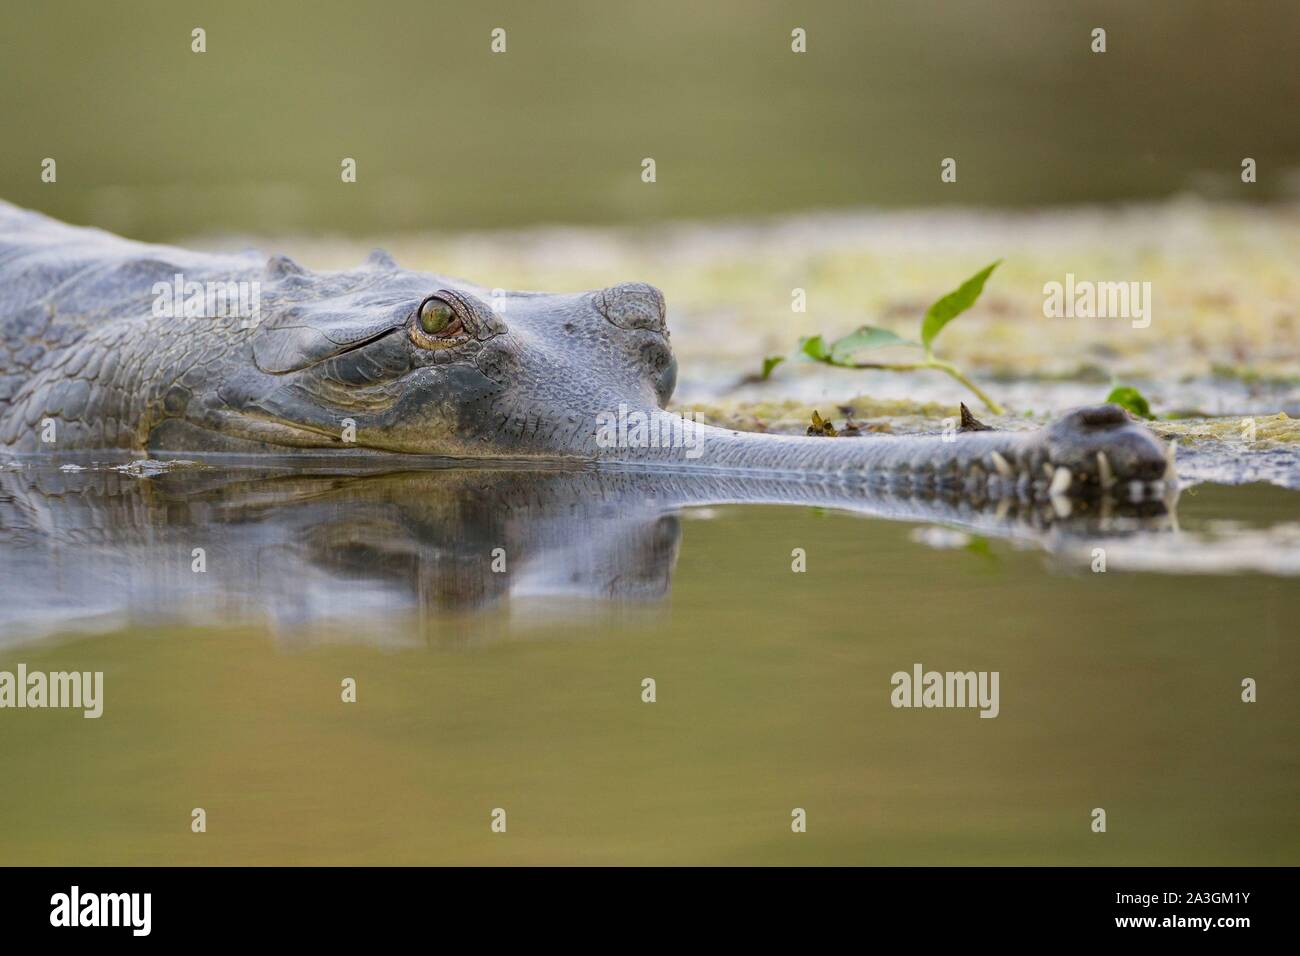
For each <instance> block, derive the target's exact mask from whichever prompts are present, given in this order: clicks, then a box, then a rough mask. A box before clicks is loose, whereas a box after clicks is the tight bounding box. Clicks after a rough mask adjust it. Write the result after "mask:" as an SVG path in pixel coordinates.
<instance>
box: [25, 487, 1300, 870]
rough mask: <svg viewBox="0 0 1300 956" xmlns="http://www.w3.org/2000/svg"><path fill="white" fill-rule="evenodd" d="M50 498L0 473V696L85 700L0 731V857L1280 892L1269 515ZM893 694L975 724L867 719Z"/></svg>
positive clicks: (1280, 737) (833, 500)
mask: <svg viewBox="0 0 1300 956" xmlns="http://www.w3.org/2000/svg"><path fill="white" fill-rule="evenodd" d="M79 467H84V469H85V470H83V471H77V470H71V469H68V470H62V469H60V468H59V467H57V466H55V465H52V464H47V463H31V462H28V463H19V464H11V465H10V466H9V467H8V468H6V469H4V470H2V471H0V572H2V575H0V582H2V583H0V670H4V669H8V670H13V669H15V668H16V666H17V664H18V663H20V662H21V663H25V664H26V665H27V667H28V669H29V670H46V671H55V670H68V669H76V670H83V671H84V670H91V671H94V670H102V671H103V672H104V675H105V677H104V680H105V705H104V715H103V716H102V717H101V718H99V719H98V720H87V719H84V718H83V717H82V716H81V713H80V712H72V711H55V710H4V711H0V754H3V761H4V767H5V774H4V782H3V783H2V784H0V821H2V822H0V859H2V860H3V861H4V862H6V863H40V864H56V863H85V864H110V863H223V864H224V863H231V864H233V863H375V864H383V863H432V862H450V863H470V864H476V863H631V862H638V863H812V862H823V863H824V862H834V863H976V862H980V863H1082V864H1101V863H1163V864H1175V863H1189V864H1191V863H1241V864H1246V863H1251V864H1260V863H1274V864H1294V863H1296V862H1297V861H1300V852H1298V850H1300V847H1298V845H1297V844H1298V841H1297V838H1296V835H1297V834H1298V833H1300V810H1298V806H1300V804H1298V803H1297V800H1296V792H1297V784H1298V783H1300V760H1298V759H1297V753H1298V750H1297V743H1298V741H1297V730H1296V728H1297V727H1300V719H1298V718H1300V706H1298V705H1297V703H1296V697H1295V695H1294V693H1292V688H1293V687H1294V686H1295V682H1296V680H1297V677H1300V660H1298V659H1297V653H1296V650H1295V646H1294V636H1295V620H1296V616H1297V611H1298V610H1300V596H1298V595H1300V592H1298V591H1297V587H1296V581H1295V579H1294V577H1290V576H1289V575H1290V574H1294V573H1295V569H1294V567H1293V565H1290V564H1288V563H1287V557H1288V555H1290V556H1294V553H1295V539H1294V536H1293V535H1292V532H1291V530H1289V529H1293V528H1294V524H1292V522H1294V519H1295V515H1296V502H1297V497H1296V495H1297V492H1295V491H1291V490H1287V489H1284V488H1278V487H1273V486H1269V485H1250V486H1243V487H1217V486H1209V485H1202V486H1198V487H1194V488H1190V489H1187V490H1186V491H1184V493H1183V495H1182V496H1181V498H1180V499H1179V500H1178V501H1177V503H1176V505H1175V506H1174V508H1173V509H1172V511H1171V512H1166V513H1160V512H1159V511H1157V512H1155V513H1152V512H1147V513H1142V514H1137V513H1127V512H1123V511H1121V513H1112V514H1109V515H1106V516H1103V515H1101V514H1100V513H1097V512H1096V511H1091V512H1090V511H1088V510H1086V509H1085V510H1084V511H1082V512H1079V511H1076V512H1075V513H1073V514H1072V515H1071V516H1070V517H1069V518H1066V519H1062V518H1061V517H1060V516H1059V515H1057V514H1054V513H1053V512H1052V511H1051V509H1047V510H1046V511H1041V510H1022V509H1013V510H1011V511H1009V512H1007V513H1004V514H1001V515H999V514H998V513H997V512H996V510H993V509H984V510H980V509H973V508H971V507H969V506H961V505H959V504H956V503H952V502H924V501H909V500H903V499H895V500H884V499H880V498H873V497H871V496H869V495H866V494H865V493H863V492H860V491H857V492H855V491H853V490H851V489H845V488H834V487H819V486H815V485H813V486H803V487H802V489H796V488H794V487H792V486H788V485H787V486H775V485H760V486H753V485H749V486H745V485H744V484H743V483H737V482H734V481H732V482H721V483H715V482H707V483H705V482H698V481H689V480H684V479H668V478H664V477H663V476H659V477H654V476H644V475H636V474H623V473H617V472H614V473H600V472H592V471H590V470H585V469H561V470H548V471H536V470H528V471H521V470H518V469H511V468H509V467H496V468H463V467H461V468H446V467H443V468H425V469H420V470H411V469H405V470H401V471H385V470H384V469H382V468H379V469H376V468H373V467H366V468H358V469H340V468H338V467H337V466H325V467H320V468H316V469H314V471H315V473H311V472H312V471H313V469H312V468H305V469H304V468H302V467H298V468H297V469H295V470H293V471H287V470H284V469H281V470H277V469H275V468H265V467H263V468H255V469H254V468H248V467H226V466H223V467H212V466H211V465H209V466H208V467H203V468H185V467H181V468H177V469H175V470H173V471H170V472H166V473H163V474H159V475H156V476H154V477H136V476H133V475H131V474H126V473H123V472H121V471H117V470H114V468H113V467H112V466H110V465H103V464H100V465H94V464H89V463H87V464H86V465H83V466H79ZM776 498H794V499H795V500H797V501H798V502H799V503H798V504H796V505H784V506H783V505H778V504H770V503H766V504H765V503H748V504H746V503H735V502H737V501H739V500H745V499H753V500H757V501H763V500H772V499H776ZM1180 542H1190V543H1188V544H1186V545H1184V544H1182V543H1180ZM1241 542H1245V543H1246V544H1245V545H1244V548H1245V550H1246V551H1247V552H1248V553H1250V554H1251V555H1254V556H1255V559H1254V560H1253V561H1252V562H1247V563H1246V564H1244V565H1243V564H1242V563H1241V562H1239V561H1234V560H1230V558H1231V556H1232V555H1233V554H1235V553H1236V552H1237V551H1240V550H1241V549H1242V548H1241V546H1240V543H1241ZM1234 546H1237V547H1236V550H1235V551H1234ZM1095 547H1104V548H1106V549H1107V551H1108V555H1109V558H1110V560H1109V561H1108V565H1107V570H1106V572H1105V573H1094V572H1093V571H1092V570H1091V567H1092V563H1093V554H1094V552H1093V549H1094V548H1095ZM195 548H202V549H203V552H204V555H205V559H206V570H205V571H204V572H202V573H196V572H195V571H194V570H192V568H193V560H194V558H193V553H194V549H195ZM496 548H501V549H503V550H504V558H505V570H504V571H502V572H499V573H498V572H494V571H493V570H492V562H493V560H494V554H493V552H494V549H496ZM796 548H798V549H803V551H804V553H805V554H806V560H807V570H806V572H803V573H795V572H793V571H792V570H791V566H792V552H793V551H794V549H796ZM1188 553H1203V554H1207V555H1209V558H1208V559H1204V558H1203V559H1202V560H1200V561H1194V562H1189V561H1188V560H1186V555H1187V554H1188ZM1161 554H1164V555H1167V556H1169V560H1167V561H1162V560H1160V559H1159V555H1161ZM1219 554H1222V555H1224V559H1223V560H1222V561H1219V560H1217V559H1216V558H1215V555H1219ZM1153 555H1154V556H1156V557H1154V558H1153V557H1152V556H1153ZM1179 555H1182V556H1183V558H1184V560H1181V561H1180V560H1177V558H1178V556H1179ZM1261 555H1262V557H1260V556H1261ZM918 662H919V663H921V664H923V665H924V667H926V668H927V669H937V670H989V671H994V670H995V671H998V672H999V673H1000V675H1001V676H1000V714H999V716H998V717H997V718H995V719H980V718H979V717H978V716H977V712H976V711H974V710H957V709H953V710H938V709H935V710H921V709H912V710H905V709H895V708H893V707H891V705H890V691H891V685H890V677H891V675H892V674H893V673H894V672H896V671H899V670H910V669H911V667H912V665H913V664H914V663H918ZM347 677H351V678H354V679H355V680H356V682H357V688H358V700H357V702H356V703H343V702H342V701H341V699H340V687H341V682H342V681H343V679H344V678H347ZM647 677H652V678H653V679H654V680H655V682H656V696H657V700H656V702H655V703H644V702H643V701H642V681H643V680H644V679H645V678H647ZM1244 677H1253V678H1254V679H1256V680H1257V682H1258V686H1259V702H1258V703H1255V704H1245V703H1242V702H1241V700H1240V684H1241V680H1242V679H1243V678H1244ZM194 807H203V808H204V809H205V810H206V811H207V815H208V830H207V832H206V833H203V834H195V833H192V832H191V831H190V819H191V816H190V815H191V810H192V808H194ZM498 807H500V808H504V809H505V810H506V812H507V820H508V829H507V832H506V833H505V834H493V833H492V832H491V830H490V826H489V825H490V821H491V813H492V811H493V809H494V808H498ZM796 807H799V808H804V809H805V810H806V812H807V818H808V832H807V833H805V834H798V835H796V834H794V833H792V832H791V829H790V820H791V811H792V809H794V808H796ZM1094 807H1104V808H1105V809H1106V810H1107V813H1108V832H1107V833H1105V834H1094V833H1092V832H1091V831H1090V827H1089V824H1090V819H1091V818H1090V812H1091V810H1092V809H1093V808H1094Z"/></svg>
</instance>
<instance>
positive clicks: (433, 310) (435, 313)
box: [420, 298, 456, 335]
mask: <svg viewBox="0 0 1300 956" xmlns="http://www.w3.org/2000/svg"><path fill="white" fill-rule="evenodd" d="M455 317H456V313H455V312H454V311H452V308H451V306H450V305H448V304H447V303H446V302H444V301H443V300H442V299H437V298H431V299H425V300H424V304H423V305H421V306H420V328H421V329H423V330H424V332H425V334H427V335H441V334H442V333H443V332H446V331H447V327H448V326H449V325H451V321H452V319H454V318H455Z"/></svg>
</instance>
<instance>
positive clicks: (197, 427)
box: [150, 254, 1174, 497]
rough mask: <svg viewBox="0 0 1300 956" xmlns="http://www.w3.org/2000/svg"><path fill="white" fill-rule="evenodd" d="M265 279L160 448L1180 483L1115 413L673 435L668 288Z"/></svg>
mask: <svg viewBox="0 0 1300 956" xmlns="http://www.w3.org/2000/svg"><path fill="white" fill-rule="evenodd" d="M266 271H267V276H268V278H269V280H270V281H269V282H267V283H266V284H265V287H264V290H263V292H262V296H261V299H262V312H263V320H262V321H261V323H260V324H258V325H257V327H256V328H255V329H254V330H253V331H251V332H250V333H249V334H247V336H246V337H245V338H243V339H241V340H240V345H239V348H238V349H236V350H235V351H234V352H233V353H230V354H228V355H227V358H228V359H229V361H228V362H227V364H226V366H225V367H224V368H220V369H217V370H216V374H215V375H214V376H212V377H210V378H209V379H208V380H206V381H204V382H202V383H201V385H200V387H199V388H197V389H195V390H193V391H192V393H191V394H189V395H187V396H186V397H185V400H184V402H183V403H181V404H182V405H183V407H181V408H178V409H176V410H175V411H172V412H171V413H170V418H169V420H167V421H163V422H161V423H159V425H158V426H157V427H155V428H154V429H153V432H152V434H151V436H150V447H152V448H155V449H159V450H177V451H202V450H239V448H240V443H242V444H243V446H245V447H247V446H251V445H256V446H257V447H258V448H259V450H264V449H265V448H266V446H272V447H277V446H278V447H284V446H290V447H299V448H302V447H310V448H334V449H368V450H372V451H383V452H398V453H407V454H423V455H435V456H446V457H455V458H533V457H546V458H581V459H597V458H603V459H615V460H618V461H623V462H636V463H642V464H665V463H666V464H670V465H672V466H674V467H680V468H690V469H699V468H707V469H721V470H725V471H726V472H728V473H750V472H757V473H764V474H770V473H778V474H783V475H794V476H803V475H820V476H822V477H823V478H827V477H829V478H833V479H835V480H839V479H862V480H868V481H871V480H885V481H888V482H889V483H891V484H892V485H895V486H906V487H907V488H908V489H909V490H911V491H912V492H913V493H914V492H915V491H917V490H930V489H932V490H936V491H943V490H944V489H950V488H954V487H956V488H958V489H960V490H963V491H964V492H965V493H967V494H985V495H990V496H995V495H1006V494H1015V495H1020V496H1025V495H1030V496H1033V497H1042V496H1054V495H1059V494H1064V493H1068V494H1070V495H1078V494H1088V493H1089V492H1091V491H1107V490H1109V489H1112V488H1116V487H1119V486H1121V485H1123V486H1124V487H1126V488H1133V487H1136V486H1141V488H1142V489H1144V491H1143V495H1144V496H1151V497H1157V496H1159V493H1160V492H1161V491H1162V490H1163V489H1164V488H1165V487H1166V486H1167V485H1168V484H1169V483H1170V482H1171V479H1172V478H1173V477H1174V476H1173V471H1172V458H1171V451H1170V449H1168V448H1167V447H1166V446H1165V444H1164V443H1163V442H1162V441H1161V440H1160V439H1159V438H1157V437H1156V436H1155V435H1154V434H1152V433H1151V431H1150V430H1149V429H1147V428H1146V427H1145V426H1144V425H1142V424H1140V423H1137V422H1135V421H1132V420H1130V419H1129V418H1128V416H1127V414H1126V413H1125V412H1124V411H1123V410H1121V409H1119V408H1117V407H1115V406H1098V407H1094V408H1085V409H1079V410H1076V411H1074V412H1072V413H1069V414H1067V415H1066V416H1064V417H1063V418H1061V419H1059V420H1057V421H1056V422H1054V423H1052V424H1051V425H1049V426H1047V427H1044V428H1040V429H1037V430H1034V431H1019V430H1008V431H992V430H986V431H971V432H965V433H961V434H958V435H955V436H952V435H947V436H939V435H932V436H909V437H902V436H872V437H870V438H863V439H857V440H838V439H837V440H826V439H824V438H810V437H804V436H781V435H765V434H754V433H742V432H736V431H731V430H728V429H722V428H710V427H708V426H703V425H695V424H694V423H691V427H679V426H683V425H684V422H683V420H682V419H681V418H680V417H678V416H675V415H673V414H671V413H669V412H666V411H664V406H665V405H666V404H667V402H668V400H669V398H670V397H671V395H672V393H673V388H674V385H675V384H676V379H677V363H676V360H675V359H674V357H673V353H672V349H671V347H670V345H669V340H668V329H667V325H666V321H665V308H664V298H663V295H662V294H661V293H660V292H659V290H657V289H655V288H654V287H652V286H649V285H645V284H643V283H624V284H621V285H616V286H612V287H610V288H606V289H600V290H597V291H593V292H579V293H562V294H547V293H538V292H505V291H502V290H487V289H485V288H482V287H479V286H474V285H471V284H469V283H464V282H458V281H454V280H449V279H446V278H442V277H438V276H433V275H429V274H426V273H419V272H411V271H407V270H402V269H399V268H398V267H397V266H396V265H395V264H394V263H393V262H392V260H391V259H389V258H388V257H387V256H386V255H383V254H377V255H376V256H372V259H371V262H370V264H369V266H368V267H367V268H365V269H361V270H354V271H351V272H338V273H309V272H307V271H305V270H303V269H302V268H301V267H299V266H296V265H295V264H293V263H292V262H289V261H288V260H285V259H280V258H277V259H272V260H271V262H270V263H269V264H268V265H267V270H266ZM612 416H619V419H620V423H619V426H618V430H617V433H616V434H614V435H613V439H614V440H613V441H610V440H609V439H610V438H611V433H610V431H609V430H608V427H609V426H608V422H609V420H610V418H611V417H612ZM637 417H639V418H640V422H639V423H638V422H634V421H633V419H635V418H637ZM647 425H648V426H649V427H645V426H647ZM624 426H627V427H624ZM638 427H640V430H637V429H638ZM647 439H648V440H647ZM661 439H662V440H661Z"/></svg>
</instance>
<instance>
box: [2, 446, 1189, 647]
mask: <svg viewBox="0 0 1300 956" xmlns="http://www.w3.org/2000/svg"><path fill="white" fill-rule="evenodd" d="M315 467H316V468H318V469H319V471H318V473H311V466H308V467H307V473H303V472H304V466H303V465H302V463H300V462H297V463H295V464H294V471H289V470H288V468H284V469H280V470H276V469H268V468H265V467H260V468H256V469H252V468H244V469H225V470H220V471H218V470H216V469H209V468H179V469H175V470H172V471H168V472H164V473H162V474H158V475H156V476H155V477H151V478H140V477H134V476H132V475H130V474H126V473H123V472H121V471H118V470H114V469H112V468H109V467H106V466H103V465H99V466H95V467H93V468H90V469H88V470H80V471H78V470H57V469H54V468H52V467H50V466H49V465H35V464H31V463H27V464H22V463H11V464H10V465H9V466H8V467H6V468H0V582H3V583H2V584H0V624H3V628H0V633H3V634H5V635H6V638H7V640H11V641H17V640H23V639H25V638H27V637H32V636H39V635H40V634H41V633H48V632H51V631H54V630H59V629H66V628H68V627H93V626H97V625H102V626H120V625H122V624H126V623H132V622H139V621H144V620H149V619H159V618H180V619H183V620H188V621H192V622H195V623H200V624H202V623H222V624H225V623H230V622H231V621H233V620H235V619H238V618H249V617H252V618H255V619H259V620H266V619H269V620H271V621H272V622H273V623H277V624H280V625H290V626H291V625H295V624H298V623H302V622H308V621H321V622H329V621H336V622H337V621H343V622H347V621H363V622H364V623H363V624H361V625H360V626H359V627H358V628H357V634H356V636H357V638H358V639H382V631H383V629H384V628H385V627H386V626H388V627H396V626H401V627H404V626H405V624H401V625H394V624H393V622H394V621H398V620H399V619H404V620H405V621H409V620H410V615H411V614H415V615H418V616H419V618H420V620H421V621H423V622H425V623H426V624H427V625H428V628H427V630H428V632H429V633H432V632H435V631H436V630H437V628H436V627H435V626H434V625H435V623H436V622H437V621H438V620H445V619H447V618H450V617H458V616H462V617H463V615H464V614H465V613H466V612H470V611H479V610H482V609H485V608H490V607H495V606H501V605H507V604H510V603H512V602H515V601H526V600H529V599H538V600H543V601H544V600H545V599H547V598H552V597H558V598H562V599H563V602H562V603H563V604H564V606H565V609H566V612H572V611H574V610H575V609H576V608H578V607H579V605H581V604H582V603H583V602H582V601H581V600H576V601H575V599H583V598H594V599H598V600H599V601H602V602H607V601H610V600H613V601H619V602H628V601H631V602H640V603H644V602H654V601H655V600H656V599H658V598H660V597H662V596H664V595H665V594H666V593H667V591H668V589H669V587H670V584H671V578H672V572H673V566H674V564H675V562H676V558H677V550H678V541H679V537H680V530H679V526H678V514H679V512H680V511H681V510H682V509H684V508H689V507H693V506H697V505H716V504H729V503H744V504H758V503H779V504H791V503H795V504H800V505H811V506H821V507H827V508H843V509H848V510H852V511H857V512H861V513H866V514H872V515H880V516H885V517H891V518H900V519H907V520H918V521H940V522H945V523H948V524H954V525H957V526H960V527H965V528H970V529H975V530H978V531H979V532H981V533H987V534H993V535H1003V536H1018V537H1022V538H1029V539H1032V540H1036V541H1039V542H1041V543H1044V544H1046V545H1048V546H1055V544H1056V543H1057V542H1058V541H1059V539H1060V536H1062V535H1064V536H1065V537H1066V538H1067V539H1077V538H1078V536H1079V535H1084V534H1091V533H1094V532H1096V531H1097V530H1098V529H1099V528H1102V527H1103V526H1109V527H1111V528H1112V529H1113V528H1118V527H1124V526H1127V527H1130V528H1148V529H1149V528H1162V527H1166V526H1167V522H1168V514H1167V511H1166V508H1165V505H1164V504H1163V503H1161V502H1144V503H1142V504H1135V505H1118V504H1112V503H1108V502H1106V501H1102V502H1092V503H1086V502H1085V503H1079V505H1078V506H1077V507H1076V508H1075V509H1073V510H1072V513H1071V514H1070V515H1069V516H1068V517H1063V516H1062V513H1061V509H1060V507H1059V502H1058V503H1057V506H1056V507H1053V506H1052V505H1051V504H1048V503H1033V502H1026V501H1021V500H1020V499H1012V498H1005V499H1001V500H999V501H972V500H971V499H969V498H960V499H959V498H957V497H956V496H948V497H935V496H933V495H930V496H927V495H923V494H911V493H904V492H902V491H900V490H898V489H894V490H890V489H887V488H876V489H872V488H870V487H868V486H865V485H863V484H861V483H856V484H848V483H829V482H820V483H819V482H810V481H807V480H794V479H756V478H753V477H737V476H731V477H704V476H698V475H697V476H689V475H688V476H680V475H655V474H647V473H645V472H637V471H611V470H608V469H602V470H598V469H593V468H565V469H550V470H537V469H534V470H529V471H519V470H504V469H497V468H487V467H479V468H464V467H456V468H442V469H427V470H419V471H411V470H403V471H394V472H380V473H373V472H372V473H341V472H340V469H339V468H338V467H337V466H336V465H335V464H333V463H322V462H321V461H320V460H317V461H316V463H315ZM1103 509H1104V510H1103ZM195 549H201V551H196V550H195ZM196 561H201V564H202V567H203V569H204V570H203V571H201V572H198V571H196V570H195V567H196V563H195V562H196ZM426 636H429V634H426ZM406 639H407V640H409V639H410V634H409V628H408V633H407V634H406Z"/></svg>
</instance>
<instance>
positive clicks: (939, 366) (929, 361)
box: [852, 355, 1006, 415]
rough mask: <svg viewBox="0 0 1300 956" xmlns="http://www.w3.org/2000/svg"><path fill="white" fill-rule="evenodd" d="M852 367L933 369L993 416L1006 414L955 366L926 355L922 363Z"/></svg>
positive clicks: (878, 363) (900, 369)
mask: <svg viewBox="0 0 1300 956" xmlns="http://www.w3.org/2000/svg"><path fill="white" fill-rule="evenodd" d="M852 367H853V368H873V369H883V370H884V371H887V372H916V371H920V370H921V369H935V370H937V371H940V372H943V373H945V374H947V375H950V376H952V377H953V378H955V379H956V380H957V381H959V382H961V383H962V384H963V385H965V386H966V387H967V388H969V389H970V390H971V391H972V392H974V393H975V394H976V395H977V396H978V397H979V400H980V401H981V402H983V403H984V407H985V408H987V409H988V410H989V411H990V412H992V413H993V414H994V415H1005V414H1006V412H1005V411H1004V410H1003V408H1002V406H1001V405H999V404H998V403H997V402H995V401H993V399H991V398H989V397H988V395H986V394H985V393H984V390H983V389H982V388H980V387H979V386H978V385H976V384H975V383H974V382H972V381H971V380H970V379H968V378H967V377H966V376H965V375H963V374H962V373H961V372H960V371H959V370H958V369H957V367H956V366H955V365H949V364H948V363H947V362H941V361H939V359H937V358H935V357H934V356H933V355H927V356H926V359H925V361H924V362H908V363H899V364H890V363H885V362H854V363H853V365H852Z"/></svg>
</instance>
